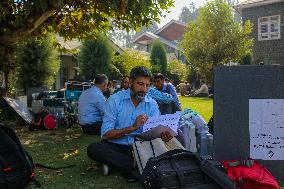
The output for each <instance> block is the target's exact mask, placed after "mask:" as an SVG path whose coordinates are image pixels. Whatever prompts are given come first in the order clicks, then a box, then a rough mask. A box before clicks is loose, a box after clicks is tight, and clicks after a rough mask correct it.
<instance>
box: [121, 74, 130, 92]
mask: <svg viewBox="0 0 284 189" xmlns="http://www.w3.org/2000/svg"><path fill="white" fill-rule="evenodd" d="M129 82H130V81H129V78H128V77H125V78H124V79H123V80H122V82H121V88H123V89H125V90H126V89H128V88H129Z"/></svg>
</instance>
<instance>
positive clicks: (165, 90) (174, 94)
mask: <svg viewBox="0 0 284 189" xmlns="http://www.w3.org/2000/svg"><path fill="white" fill-rule="evenodd" d="M162 92H163V93H168V94H170V95H172V97H173V99H174V101H175V102H176V104H177V106H178V107H179V109H180V110H181V103H180V101H179V99H178V96H177V92H176V89H175V87H174V86H173V85H172V84H171V83H164V86H163V89H162Z"/></svg>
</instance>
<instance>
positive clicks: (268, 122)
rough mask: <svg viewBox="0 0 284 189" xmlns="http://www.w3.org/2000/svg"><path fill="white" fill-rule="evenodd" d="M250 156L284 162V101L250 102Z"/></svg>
mask: <svg viewBox="0 0 284 189" xmlns="http://www.w3.org/2000/svg"><path fill="white" fill-rule="evenodd" d="M249 133H250V156H251V158H254V159H263V160H284V99H250V100H249Z"/></svg>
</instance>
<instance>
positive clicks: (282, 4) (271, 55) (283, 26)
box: [235, 0, 284, 64]
mask: <svg viewBox="0 0 284 189" xmlns="http://www.w3.org/2000/svg"><path fill="white" fill-rule="evenodd" d="M235 9H236V10H237V11H238V12H239V13H240V14H241V16H242V19H243V21H244V22H245V21H247V20H250V21H251V22H252V24H253V31H252V34H251V36H252V37H253V39H254V46H253V62H254V63H255V64H259V63H261V62H263V63H264V64H284V0H246V1H244V2H242V3H240V4H238V5H236V6H235Z"/></svg>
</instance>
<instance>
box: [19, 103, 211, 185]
mask: <svg viewBox="0 0 284 189" xmlns="http://www.w3.org/2000/svg"><path fill="white" fill-rule="evenodd" d="M180 100H181V103H182V107H183V109H184V108H186V107H187V108H191V109H193V110H195V111H197V112H198V113H199V114H201V115H202V116H203V117H204V119H205V120H206V121H208V120H209V119H210V117H211V116H212V110H213V107H212V105H213V103H212V99H208V98H192V97H180ZM16 132H17V134H18V135H19V137H20V139H21V141H22V143H23V144H24V146H25V148H26V149H27V150H28V152H29V153H30V154H31V155H32V157H33V159H34V162H35V163H41V164H44V165H51V166H55V167H56V166H62V165H71V164H74V165H75V167H72V168H68V169H62V170H59V171H55V170H47V169H42V168H37V169H36V178H37V180H38V181H39V182H40V183H41V184H42V185H43V188H58V189H63V188H68V189H88V188H95V189H134V188H141V187H140V186H139V184H128V183H126V182H125V181H124V179H123V178H121V177H120V176H119V174H118V173H116V172H114V173H112V174H111V175H110V176H107V177H105V176H102V173H101V171H100V170H99V167H98V165H96V164H95V163H94V162H93V161H91V160H90V159H89V158H88V157H87V154H86V149H87V146H88V145H89V144H90V143H92V142H95V141H99V137H94V136H88V135H84V134H82V132H81V130H80V128H78V127H77V128H73V129H70V130H64V129H57V130H54V131H36V132H29V131H28V130H27V128H26V127H16ZM32 188H35V186H33V185H31V186H30V187H29V189H32Z"/></svg>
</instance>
